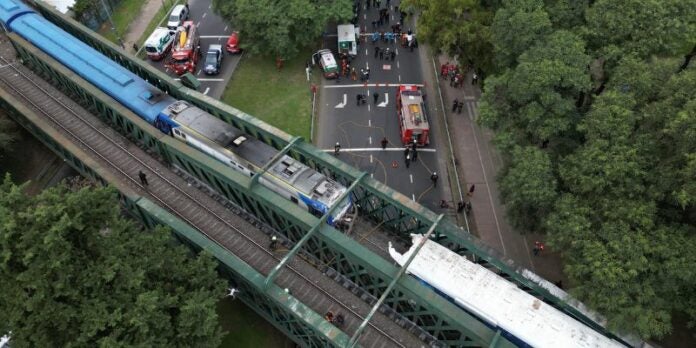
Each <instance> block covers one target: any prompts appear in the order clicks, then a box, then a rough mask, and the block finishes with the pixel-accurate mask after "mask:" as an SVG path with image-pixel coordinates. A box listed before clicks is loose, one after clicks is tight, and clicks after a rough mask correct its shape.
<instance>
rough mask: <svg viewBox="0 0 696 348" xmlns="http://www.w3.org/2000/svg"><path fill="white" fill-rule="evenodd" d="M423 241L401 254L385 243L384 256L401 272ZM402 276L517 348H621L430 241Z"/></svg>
mask: <svg viewBox="0 0 696 348" xmlns="http://www.w3.org/2000/svg"><path fill="white" fill-rule="evenodd" d="M423 238H424V237H423V235H420V234H412V235H411V240H412V242H413V246H412V247H411V249H409V250H408V251H406V252H405V253H404V254H400V253H399V252H397V251H396V250H395V249H394V248H393V247H392V245H391V243H390V244H389V255H391V257H392V258H393V259H394V260H395V261H396V262H397V263H398V264H399V265H402V266H403V264H404V263H406V261H407V260H408V258H409V257H410V256H411V254H412V253H413V251H415V249H416V246H417V245H418V244H419V243H420V241H421V240H422V239H423ZM407 271H408V273H410V274H412V275H413V276H415V277H416V278H418V279H419V280H421V281H422V282H423V283H425V285H427V286H429V287H432V288H433V289H434V290H436V291H437V292H439V293H440V294H442V295H444V297H446V298H447V299H448V300H450V301H452V302H453V303H455V304H456V305H458V306H460V307H462V308H463V309H464V310H466V311H467V312H469V313H471V314H473V315H475V316H477V317H478V318H479V319H481V320H483V321H484V322H485V323H487V325H489V326H491V327H493V328H498V329H500V330H501V331H502V334H503V336H505V337H506V338H508V339H509V340H510V341H511V342H513V343H514V344H516V345H518V346H520V347H537V348H545V347H548V348H559V347H563V348H571V347H577V348H613V347H615V348H620V347H625V346H624V345H622V344H621V343H619V342H617V341H615V340H613V339H610V338H608V337H606V336H604V335H602V334H601V333H599V332H597V331H595V330H593V329H592V328H590V327H588V326H586V325H584V324H582V323H581V322H579V321H577V320H575V319H574V318H571V317H569V316H568V315H566V314H564V313H563V312H561V311H559V310H557V309H556V308H553V307H551V306H550V305H548V304H546V303H544V302H543V301H541V300H539V299H537V298H536V297H534V296H532V295H530V294H528V293H526V292H524V291H523V290H521V289H520V288H518V287H517V286H516V285H515V284H514V283H512V282H509V281H507V280H505V279H504V278H503V277H501V276H499V275H497V274H495V273H494V272H492V271H490V270H488V269H486V268H485V267H483V266H480V265H477V264H475V263H473V262H471V261H469V260H468V259H466V258H465V257H463V256H460V255H458V254H457V253H455V252H453V251H451V250H449V249H447V248H445V247H444V246H442V245H440V244H437V243H435V242H433V241H430V240H428V241H426V242H425V245H424V246H423V248H422V249H421V250H420V252H419V253H418V254H417V255H416V257H415V258H414V260H413V262H411V264H410V265H409V267H408V270H407Z"/></svg>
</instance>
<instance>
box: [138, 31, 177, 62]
mask: <svg viewBox="0 0 696 348" xmlns="http://www.w3.org/2000/svg"><path fill="white" fill-rule="evenodd" d="M175 34H176V32H175V31H173V30H169V29H168V28H164V27H159V28H156V29H155V31H153V32H152V34H151V35H150V37H148V38H147V40H145V52H147V57H148V58H150V59H151V60H160V59H162V58H164V57H166V56H167V54H168V53H169V51H170V50H171V49H172V44H173V43H174V36H175Z"/></svg>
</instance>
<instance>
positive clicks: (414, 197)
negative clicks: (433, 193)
mask: <svg viewBox="0 0 696 348" xmlns="http://www.w3.org/2000/svg"><path fill="white" fill-rule="evenodd" d="M411 199H412V200H413V201H414V202H415V201H416V195H415V194H413V193H412V194H411Z"/></svg>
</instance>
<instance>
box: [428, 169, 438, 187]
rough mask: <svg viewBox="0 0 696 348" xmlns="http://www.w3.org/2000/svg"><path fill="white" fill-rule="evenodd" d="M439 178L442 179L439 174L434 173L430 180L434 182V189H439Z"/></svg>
mask: <svg viewBox="0 0 696 348" xmlns="http://www.w3.org/2000/svg"><path fill="white" fill-rule="evenodd" d="M439 178H440V177H439V176H437V173H436V172H433V174H432V175H430V180H431V181H432V182H433V186H434V187H437V179H439Z"/></svg>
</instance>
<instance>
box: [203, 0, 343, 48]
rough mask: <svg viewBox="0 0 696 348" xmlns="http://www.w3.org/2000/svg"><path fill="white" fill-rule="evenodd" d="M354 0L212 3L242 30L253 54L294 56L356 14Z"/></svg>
mask: <svg viewBox="0 0 696 348" xmlns="http://www.w3.org/2000/svg"><path fill="white" fill-rule="evenodd" d="M352 5H353V3H352V1H350V0H336V1H315V0H233V1H229V0H213V7H214V9H215V11H216V12H217V13H219V14H220V15H221V16H222V17H223V18H225V19H226V20H228V21H230V22H233V23H234V24H235V26H236V28H237V29H238V30H239V32H240V36H241V37H242V38H243V40H241V45H242V48H244V49H245V50H247V52H250V53H252V54H256V55H263V56H274V57H282V58H292V57H294V56H296V55H297V53H298V52H299V49H300V48H302V47H304V46H307V45H309V44H310V43H312V42H313V41H314V40H315V39H317V38H318V37H319V36H320V35H321V34H322V33H323V32H324V30H326V27H327V25H328V23H331V22H337V21H338V22H343V21H347V20H350V19H351V18H352V17H353V13H352Z"/></svg>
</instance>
